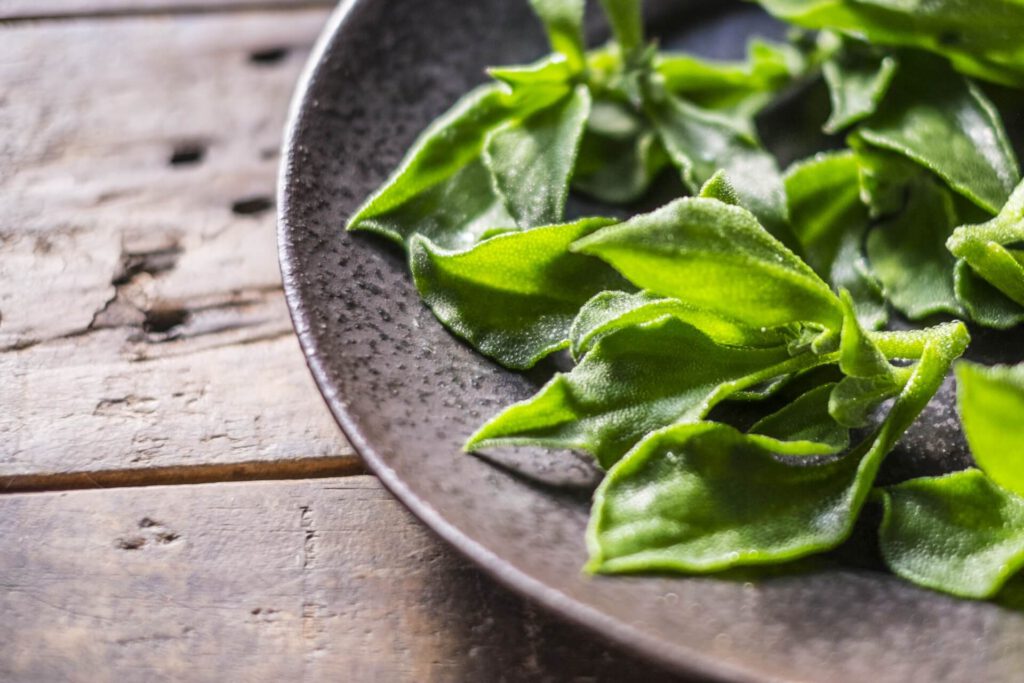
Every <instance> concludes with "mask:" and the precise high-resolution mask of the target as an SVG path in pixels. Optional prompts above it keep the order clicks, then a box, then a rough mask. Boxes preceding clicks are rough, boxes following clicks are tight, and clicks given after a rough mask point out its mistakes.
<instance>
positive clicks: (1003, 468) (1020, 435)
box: [956, 362, 1024, 534]
mask: <svg viewBox="0 0 1024 683" xmlns="http://www.w3.org/2000/svg"><path fill="white" fill-rule="evenodd" d="M956 379H957V399H958V403H959V408H960V417H961V418H962V420H963V425H964V433H965V434H966V435H967V443H968V444H970V446H971V454H972V455H973V456H974V461H975V462H976V463H977V464H978V466H979V467H980V468H981V469H982V470H983V471H984V472H985V474H986V475H987V476H988V477H989V478H991V479H992V480H993V481H994V482H995V483H996V484H998V485H999V486H1001V487H1003V488H1004V489H1006V490H1008V491H1012V492H1013V493H1016V494H1017V495H1018V496H1024V365H1018V366H1015V367H1007V366H996V367H991V368H986V367H984V366H981V365H975V364H974V363H967V362H963V363H959V364H958V365H957V368H956ZM1021 532H1022V534H1024V526H1022V527H1021Z"/></svg>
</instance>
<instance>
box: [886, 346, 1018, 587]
mask: <svg viewBox="0 0 1024 683" xmlns="http://www.w3.org/2000/svg"><path fill="white" fill-rule="evenodd" d="M956 376H957V385H958V403H959V408H960V415H961V417H962V419H963V425H964V431H965V433H966V434H967V441H968V443H969V444H970V446H971V452H972V453H973V455H974V460H975V462H976V463H977V464H978V465H979V467H980V468H981V469H980V470H977V469H969V470H966V471H963V472H957V473H955V474H951V475H947V476H944V477H924V478H921V479H914V480H911V481H908V482H905V483H903V484H899V485H897V486H893V487H889V488H887V489H884V490H882V491H879V495H880V497H881V499H882V502H883V504H884V506H885V515H884V518H883V522H882V528H881V532H880V536H879V538H880V543H881V549H882V554H883V556H884V557H885V560H886V562H887V564H888V565H889V567H890V568H891V569H892V570H893V571H894V572H896V573H897V574H899V575H900V576H903V577H904V578H907V579H910V580H911V581H914V582H915V583H917V584H920V585H923V586H928V587H930V588H934V589H936V590H941V591H944V592H946V593H952V594H954V595H959V596H963V597H968V598H988V597H992V596H993V595H995V594H996V593H997V592H998V591H999V590H1000V589H1001V588H1002V587H1003V585H1004V584H1005V583H1006V581H1007V580H1008V579H1009V578H1010V577H1011V576H1013V575H1014V574H1016V573H1017V572H1018V571H1020V569H1021V567H1024V498H1022V497H1021V496H1022V495H1024V365H1018V366H1015V367H1005V366H1004V367H992V368H986V367H983V366H980V365H975V364H973V363H966V362H962V363H959V364H958V365H957V368H956Z"/></svg>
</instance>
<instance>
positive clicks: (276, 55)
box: [249, 47, 288, 66]
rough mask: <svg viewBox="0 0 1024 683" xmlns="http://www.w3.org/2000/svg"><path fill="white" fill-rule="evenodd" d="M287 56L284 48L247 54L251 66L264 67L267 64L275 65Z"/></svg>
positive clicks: (272, 48)
mask: <svg viewBox="0 0 1024 683" xmlns="http://www.w3.org/2000/svg"><path fill="white" fill-rule="evenodd" d="M287 56H288V48H286V47H271V48H267V49H265V50H256V51H254V52H252V53H250V54H249V61H250V62H251V63H253V64H259V65H261V66H265V65H267V64H277V63H278V62H280V61H282V60H283V59H284V58H285V57H287Z"/></svg>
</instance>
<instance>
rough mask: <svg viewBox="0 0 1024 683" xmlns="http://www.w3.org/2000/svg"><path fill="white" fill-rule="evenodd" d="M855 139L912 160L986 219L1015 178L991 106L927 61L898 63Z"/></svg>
mask: <svg viewBox="0 0 1024 683" xmlns="http://www.w3.org/2000/svg"><path fill="white" fill-rule="evenodd" d="M857 135H858V136H859V137H860V138H861V139H862V140H864V141H866V142H867V143H869V144H871V145H874V146H875V147H878V148H881V149H886V150H890V151H893V152H896V153H898V154H902V155H904V156H906V157H908V158H910V159H913V160H914V161H915V162H917V163H918V164H920V165H921V166H923V167H925V168H927V169H928V170H930V171H932V172H933V173H935V174H936V175H938V176H939V177H940V178H942V179H943V180H945V181H946V182H947V183H948V184H949V186H950V187H952V188H953V189H954V190H956V191H957V192H959V193H961V194H963V195H964V196H965V197H967V198H968V199H970V200H971V201H973V202H975V203H976V204H977V205H978V206H980V207H981V208H983V209H985V210H986V211H989V212H990V213H993V214H994V213H996V212H998V211H999V208H1000V207H1001V206H1002V205H1003V204H1004V203H1005V202H1006V199H1007V197H1009V195H1010V192H1011V191H1012V190H1013V188H1014V186H1015V185H1016V184H1017V182H1018V181H1019V180H1020V170H1019V168H1018V166H1017V159H1016V156H1015V155H1014V153H1013V148H1012V147H1011V146H1010V143H1009V141H1008V139H1007V136H1006V131H1005V130H1004V128H1003V124H1002V121H1001V120H1000V118H999V113H998V112H997V111H996V109H995V107H994V106H993V105H992V103H991V102H990V101H989V100H988V98H986V97H985V95H984V94H982V92H981V91H980V90H979V89H978V88H977V87H976V86H975V85H973V84H972V83H970V82H969V81H968V80H967V79H965V78H963V77H962V76H960V75H959V74H957V73H955V72H954V71H952V70H951V69H949V68H948V67H947V66H945V65H944V64H943V62H942V61H940V60H937V59H934V58H931V57H927V56H922V55H912V54H907V55H905V56H904V57H903V58H902V61H901V64H900V69H899V72H898V74H897V76H896V78H895V79H894V81H893V84H892V86H891V88H890V92H889V96H888V97H886V98H885V100H884V101H883V102H882V104H881V105H880V106H879V108H878V112H877V113H876V114H875V115H874V116H872V117H871V118H870V119H868V120H867V121H866V122H865V123H863V124H861V126H860V127H859V128H858V130H857Z"/></svg>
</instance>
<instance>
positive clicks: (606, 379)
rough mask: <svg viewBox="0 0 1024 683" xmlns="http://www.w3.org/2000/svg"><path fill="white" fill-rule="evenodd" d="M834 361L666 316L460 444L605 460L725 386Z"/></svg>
mask: <svg viewBox="0 0 1024 683" xmlns="http://www.w3.org/2000/svg"><path fill="white" fill-rule="evenodd" d="M681 349H685V352H681V351H680V350H681ZM834 360H835V358H834V356H832V357H830V356H814V355H812V354H804V355H802V356H799V357H797V358H791V357H790V355H789V352H788V351H787V349H786V348H785V347H775V348H769V349H748V348H740V347H731V346H724V345H721V344H716V343H715V342H714V341H713V340H711V339H710V338H709V337H707V336H706V335H704V334H703V333H701V332H700V331H698V330H697V329H696V328H695V327H692V326H691V325H688V324H686V323H684V322H682V321H680V320H679V319H678V318H675V317H672V316H666V317H664V318H661V319H658V320H654V321H652V322H650V323H646V324H643V325H638V326H635V327H627V328H623V329H620V330H618V331H616V332H614V333H611V334H608V335H606V336H604V337H602V338H601V339H600V341H598V342H597V344H596V345H595V346H594V347H593V348H592V349H591V350H590V352H589V353H587V355H586V356H584V358H583V361H582V362H581V363H580V364H579V365H577V366H576V367H575V368H573V370H572V371H571V372H569V373H566V374H558V375H556V376H555V377H554V378H553V379H552V380H551V381H550V382H548V384H546V385H545V386H544V388H542V389H541V390H540V392H539V393H538V394H537V395H535V396H534V397H532V398H530V399H527V400H526V401H523V402H521V403H517V404H515V405H512V406H510V407H509V408H507V409H505V410H504V411H503V412H502V413H500V414H499V415H498V416H497V417H495V418H493V419H492V420H490V421H489V422H488V423H487V424H485V425H484V426H483V427H481V428H480V430H479V431H478V432H477V433H476V434H474V435H473V436H472V437H471V438H470V440H469V443H468V444H467V446H466V448H467V450H470V451H476V450H480V449H483V448H488V447H492V446H500V445H540V446H548V447H552V448H571V449H579V450H583V451H587V452H589V453H591V454H593V455H594V456H596V457H597V459H598V461H599V462H600V463H601V465H602V466H604V467H609V466H611V465H612V464H613V463H614V462H615V461H616V460H618V459H619V458H620V457H621V456H622V454H623V453H625V452H626V451H627V450H629V449H630V447H632V446H633V445H634V444H635V443H636V442H637V441H638V440H639V439H641V438H642V437H643V436H644V435H645V434H648V433H650V432H651V431H653V430H655V429H659V428H661V427H664V426H666V425H670V424H673V423H676V422H692V421H695V420H699V419H701V418H702V417H704V415H706V414H707V412H708V411H709V410H710V409H711V408H712V407H713V406H714V405H715V404H717V403H718V402H720V401H722V400H723V399H725V398H728V397H729V396H730V395H731V394H734V393H736V392H738V391H742V390H744V389H748V388H751V387H756V386H758V385H761V384H763V383H765V382H766V381H768V380H771V379H772V378H774V377H777V376H779V375H788V374H791V373H793V372H796V371H798V370H804V369H808V368H811V367H816V366H818V365H822V364H827V363H828V362H834Z"/></svg>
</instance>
